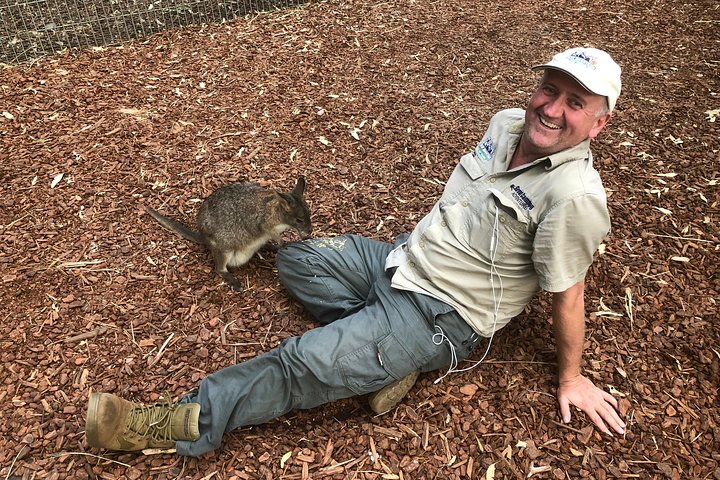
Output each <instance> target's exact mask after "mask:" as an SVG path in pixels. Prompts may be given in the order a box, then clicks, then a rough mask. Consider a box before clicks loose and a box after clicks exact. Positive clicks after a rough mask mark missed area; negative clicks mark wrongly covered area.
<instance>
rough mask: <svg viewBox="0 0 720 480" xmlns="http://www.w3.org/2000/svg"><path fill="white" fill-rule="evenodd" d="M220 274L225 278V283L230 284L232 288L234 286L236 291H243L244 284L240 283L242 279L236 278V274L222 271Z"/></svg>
mask: <svg viewBox="0 0 720 480" xmlns="http://www.w3.org/2000/svg"><path fill="white" fill-rule="evenodd" d="M220 276H221V277H222V278H223V280H225V283H227V284H228V286H230V288H232V289H233V290H235V291H236V292H242V291H243V288H242V285H240V281H239V280H238V279H237V278H235V275H233V274H232V273H230V272H220Z"/></svg>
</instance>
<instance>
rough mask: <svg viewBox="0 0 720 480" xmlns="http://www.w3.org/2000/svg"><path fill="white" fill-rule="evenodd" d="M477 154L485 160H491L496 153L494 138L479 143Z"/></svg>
mask: <svg viewBox="0 0 720 480" xmlns="http://www.w3.org/2000/svg"><path fill="white" fill-rule="evenodd" d="M475 154H476V155H477V156H478V157H480V158H482V159H483V160H486V161H487V160H490V159H491V158H492V157H493V155H494V154H495V146H494V145H493V141H492V138H488V139H487V140H485V141H484V142H482V143H480V144H478V146H477V147H475Z"/></svg>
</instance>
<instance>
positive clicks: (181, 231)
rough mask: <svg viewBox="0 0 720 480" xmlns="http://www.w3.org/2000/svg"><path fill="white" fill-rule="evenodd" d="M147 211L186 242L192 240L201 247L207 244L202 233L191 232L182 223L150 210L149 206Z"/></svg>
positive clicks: (146, 208)
mask: <svg viewBox="0 0 720 480" xmlns="http://www.w3.org/2000/svg"><path fill="white" fill-rule="evenodd" d="M145 211H146V212H147V213H149V214H150V216H151V217H153V218H154V219H155V220H157V222H158V223H159V224H160V225H162V226H163V227H165V228H167V229H168V230H170V231H171V232H174V233H177V234H178V235H180V236H181V237H183V238H184V239H185V240H190V241H191V242H195V243H199V244H200V245H204V244H205V241H204V239H203V236H202V234H201V233H200V232H195V231H193V230H190V229H189V228H188V227H186V226H185V225H183V224H182V223H180V222H176V221H175V220H173V219H171V218H168V217H166V216H164V215H162V214H161V213H160V212H158V211H157V210H153V209H152V208H150V207H148V206H145Z"/></svg>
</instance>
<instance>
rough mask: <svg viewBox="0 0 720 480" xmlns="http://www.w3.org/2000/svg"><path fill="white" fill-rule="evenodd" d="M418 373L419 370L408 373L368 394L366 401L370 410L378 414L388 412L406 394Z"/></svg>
mask: <svg viewBox="0 0 720 480" xmlns="http://www.w3.org/2000/svg"><path fill="white" fill-rule="evenodd" d="M419 375H420V372H412V373H409V374H407V375H405V376H404V377H403V378H401V379H400V380H395V381H394V382H393V383H391V384H390V385H386V386H385V387H383V388H381V389H380V390H378V391H377V392H375V393H373V394H372V395H370V398H369V399H368V403H369V404H370V408H371V409H372V411H373V412H375V413H377V414H378V415H382V414H383V413H387V412H389V411H390V410H391V409H392V408H393V407H394V406H395V405H397V404H398V403H400V401H401V400H402V399H403V398H404V397H405V395H407V394H408V392H409V391H410V389H411V388H412V387H413V386H414V385H415V382H416V381H417V379H418V376H419Z"/></svg>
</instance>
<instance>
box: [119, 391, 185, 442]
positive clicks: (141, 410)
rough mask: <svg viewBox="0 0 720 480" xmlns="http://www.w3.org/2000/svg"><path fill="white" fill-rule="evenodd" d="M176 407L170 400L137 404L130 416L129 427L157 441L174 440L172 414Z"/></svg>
mask: <svg viewBox="0 0 720 480" xmlns="http://www.w3.org/2000/svg"><path fill="white" fill-rule="evenodd" d="M176 407H177V405H175V404H173V403H172V402H171V401H169V400H167V401H166V403H164V404H155V405H142V404H138V405H135V406H133V409H132V410H131V411H130V415H129V416H128V428H129V429H130V430H132V431H133V432H135V433H137V434H139V435H141V436H143V437H150V438H152V439H153V440H155V441H160V442H169V441H173V440H174V439H173V438H172V416H173V413H174V412H175V408H176Z"/></svg>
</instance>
